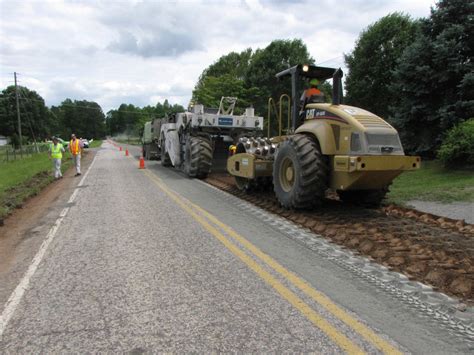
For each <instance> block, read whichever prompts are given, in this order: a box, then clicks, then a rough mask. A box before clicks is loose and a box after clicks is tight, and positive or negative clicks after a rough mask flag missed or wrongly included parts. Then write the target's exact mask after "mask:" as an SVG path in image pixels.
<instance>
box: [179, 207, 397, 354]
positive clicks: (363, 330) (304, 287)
mask: <svg viewBox="0 0 474 355" xmlns="http://www.w3.org/2000/svg"><path fill="white" fill-rule="evenodd" d="M188 203H189V204H190V205H191V206H192V207H193V208H194V209H196V210H197V211H199V212H200V213H202V214H203V215H204V216H206V218H208V219H209V220H210V221H211V222H212V223H214V224H215V225H216V226H218V227H220V228H221V229H222V230H223V231H224V232H226V233H227V234H228V235H229V236H230V237H232V238H234V239H235V240H237V241H238V242H239V243H241V244H242V245H243V246H244V247H245V248H246V249H248V250H249V251H250V252H251V253H253V254H254V255H255V256H257V257H258V258H259V259H260V260H262V261H263V262H265V263H266V264H267V265H268V266H270V268H272V269H273V270H275V271H276V272H278V273H279V274H280V275H282V276H283V277H285V278H286V279H287V280H288V281H290V282H291V283H292V284H293V285H295V286H296V287H298V288H299V289H300V290H301V291H303V292H304V293H305V294H307V295H308V296H310V297H311V298H312V299H313V300H315V301H316V302H317V303H319V304H320V305H321V306H323V307H324V308H326V309H327V310H328V311H329V312H330V313H332V314H333V315H335V316H336V317H337V318H339V319H340V320H341V321H343V322H344V323H345V324H347V325H348V326H349V327H351V328H352V329H353V330H355V331H356V332H357V333H359V334H360V335H361V336H362V337H363V338H364V339H366V340H367V341H369V342H370V343H372V344H373V345H374V346H375V347H377V348H379V349H380V350H382V351H383V352H384V353H386V354H402V353H401V352H400V351H399V350H397V349H396V348H395V347H393V346H392V345H391V344H390V343H389V342H387V341H385V340H383V339H382V338H381V337H379V336H378V335H377V334H375V333H374V332H373V331H372V330H371V329H370V328H368V327H367V326H365V325H364V324H362V323H361V322H359V321H358V320H357V319H355V318H353V317H352V316H350V315H349V314H348V313H347V312H345V311H344V310H343V309H342V308H340V307H339V306H337V305H336V304H335V303H334V302H332V301H331V299H330V298H329V297H327V296H325V295H324V294H322V293H321V292H319V291H316V290H315V289H314V288H313V287H311V286H310V285H309V284H308V283H307V282H306V281H304V280H303V279H301V278H300V277H298V276H296V275H295V274H294V273H292V272H291V271H288V270H287V269H286V268H284V267H283V266H282V265H281V264H279V263H278V262H277V261H275V260H274V259H273V258H271V257H270V256H269V255H267V254H265V253H264V252H262V251H261V250H260V249H259V248H258V247H256V246H254V245H253V244H252V243H250V242H249V241H248V240H247V239H245V238H244V237H242V236H241V235H239V234H238V233H237V232H235V231H234V230H233V229H232V228H230V227H229V226H228V225H226V224H224V223H222V222H221V221H219V220H218V219H217V218H216V217H215V216H213V215H212V214H210V213H209V212H207V211H206V210H204V209H202V208H201V207H199V206H197V205H196V204H194V203H192V202H191V201H188Z"/></svg>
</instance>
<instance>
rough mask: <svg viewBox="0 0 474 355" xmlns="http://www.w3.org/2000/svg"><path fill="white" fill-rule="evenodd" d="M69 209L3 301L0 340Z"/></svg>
mask: <svg viewBox="0 0 474 355" xmlns="http://www.w3.org/2000/svg"><path fill="white" fill-rule="evenodd" d="M96 157H97V155H95V156H94V159H93V160H92V163H91V165H89V168H88V169H87V172H86V173H85V175H84V177H83V178H82V179H81V181H80V182H79V184H78V186H82V184H83V183H84V180H85V179H86V177H87V175H88V174H89V171H90V170H91V168H92V166H93V165H94V163H95V158H96ZM78 192H79V189H78V188H77V187H76V188H75V189H74V192H73V193H72V195H71V197H70V198H69V201H68V203H71V202H73V201H74V199H75V198H76V196H77V194H78ZM69 209H70V207H65V208H64V209H63V210H62V211H61V213H60V214H59V217H58V218H57V219H56V221H55V222H54V224H53V226H52V227H51V229H50V230H49V232H48V234H47V235H46V238H45V240H44V241H43V243H42V244H41V247H40V249H39V250H38V252H37V253H36V255H35V257H34V258H33V260H32V261H31V264H30V266H29V267H28V270H26V272H25V274H24V275H23V277H22V279H21V280H20V283H19V284H18V286H17V287H16V288H15V290H14V291H13V292H12V294H11V295H10V298H8V301H7V302H6V303H5V306H4V308H3V312H2V314H1V315H0V341H1V340H2V337H3V333H4V332H5V329H6V327H7V325H8V322H9V321H10V319H11V318H12V317H13V314H14V313H15V310H16V308H17V307H18V304H19V303H20V301H21V299H22V297H23V295H24V293H25V291H26V290H27V289H28V286H29V284H30V281H31V278H32V277H33V275H34V274H35V272H36V270H37V269H38V266H39V264H40V263H41V261H42V260H43V257H44V255H45V253H46V250H47V249H48V247H49V245H50V244H51V242H52V241H53V239H54V237H55V236H56V232H57V231H58V229H59V226H60V225H61V222H62V221H63V219H64V217H66V215H67V213H68V212H69Z"/></svg>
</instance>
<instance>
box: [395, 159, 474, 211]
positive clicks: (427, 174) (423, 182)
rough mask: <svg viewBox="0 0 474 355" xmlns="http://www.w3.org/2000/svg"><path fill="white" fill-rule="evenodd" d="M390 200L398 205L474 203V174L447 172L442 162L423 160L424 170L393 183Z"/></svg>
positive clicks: (466, 171) (458, 170) (402, 176)
mask: <svg viewBox="0 0 474 355" xmlns="http://www.w3.org/2000/svg"><path fill="white" fill-rule="evenodd" d="M388 200H389V202H392V203H397V204H404V203H405V202H408V201H412V200H422V201H439V202H454V201H468V202H474V174H473V172H472V170H467V169H466V170H461V169H457V170H455V169H445V168H444V167H443V165H442V164H441V163H440V162H439V161H422V163H421V169H419V170H415V171H410V172H406V173H403V174H401V175H400V176H399V177H397V178H396V179H395V180H394V181H393V184H392V185H391V186H390V193H389V194H388Z"/></svg>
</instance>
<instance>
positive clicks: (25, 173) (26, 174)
mask: <svg viewBox="0 0 474 355" xmlns="http://www.w3.org/2000/svg"><path fill="white" fill-rule="evenodd" d="M71 165H72V161H71V159H69V154H67V153H66V154H65V155H64V156H63V162H62V167H61V168H62V169H61V170H62V171H63V172H64V171H66V170H67V169H68V168H69V167H70V166H71ZM52 171H53V167H52V162H51V160H50V159H49V157H48V154H47V153H39V154H35V155H33V156H31V157H28V158H24V159H20V160H15V161H11V162H7V163H3V164H1V168H0V220H1V219H3V218H4V217H6V216H7V215H8V214H10V213H11V212H12V211H13V210H14V209H15V208H17V207H19V206H21V205H22V204H23V202H24V201H25V200H26V199H28V198H29V197H31V196H34V195H36V194H37V193H38V192H39V191H41V190H42V189H43V188H44V187H45V186H46V185H48V184H49V183H50V182H51V181H53V177H52Z"/></svg>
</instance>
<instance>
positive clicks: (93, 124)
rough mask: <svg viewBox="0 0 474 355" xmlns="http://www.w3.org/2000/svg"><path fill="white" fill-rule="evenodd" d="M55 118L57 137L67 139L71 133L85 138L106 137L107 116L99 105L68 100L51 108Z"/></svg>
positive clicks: (84, 101)
mask: <svg viewBox="0 0 474 355" xmlns="http://www.w3.org/2000/svg"><path fill="white" fill-rule="evenodd" d="M51 112H52V114H53V115H54V118H55V125H54V127H55V132H54V134H55V135H60V136H61V137H63V138H64V139H67V138H68V137H69V136H70V135H71V133H75V134H76V136H78V137H84V138H89V139H90V138H102V137H104V136H105V115H104V113H103V112H102V108H101V107H100V106H99V104H98V103H96V102H92V101H86V100H80V101H77V100H74V101H72V100H71V99H66V100H64V101H63V102H62V103H61V105H59V106H53V107H51Z"/></svg>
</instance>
